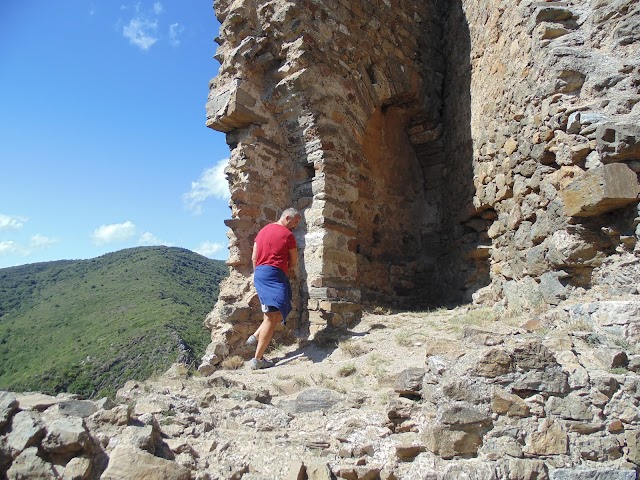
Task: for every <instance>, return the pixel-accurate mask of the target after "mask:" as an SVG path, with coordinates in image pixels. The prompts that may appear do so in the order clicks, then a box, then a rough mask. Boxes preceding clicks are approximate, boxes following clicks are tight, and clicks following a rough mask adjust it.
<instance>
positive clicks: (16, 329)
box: [0, 246, 228, 397]
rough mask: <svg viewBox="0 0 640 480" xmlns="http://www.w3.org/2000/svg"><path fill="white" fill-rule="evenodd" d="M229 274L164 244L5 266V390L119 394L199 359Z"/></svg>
mask: <svg viewBox="0 0 640 480" xmlns="http://www.w3.org/2000/svg"><path fill="white" fill-rule="evenodd" d="M227 271H228V270H227V267H226V265H225V264H224V262H222V261H220V260H211V259H208V258H206V257H203V256H201V255H199V254H196V253H194V252H191V251H189V250H186V249H181V248H176V247H162V246H160V247H136V248H130V249H124V250H119V251H117V252H112V253H108V254H106V255H102V256H100V257H96V258H92V259H88V260H58V261H54V262H40V263H35V264H29V265H23V266H17V267H9V268H5V269H0V389H8V390H38V391H43V392H45V393H58V392H61V391H68V392H71V393H78V394H81V395H84V396H88V397H92V396H96V395H101V396H104V395H113V393H114V392H115V391H116V390H117V389H118V388H119V387H120V386H121V385H122V384H123V383H124V382H125V381H127V380H131V379H136V380H143V379H146V378H148V377H149V376H150V375H152V374H154V373H156V372H162V371H164V370H166V368H167V367H168V366H169V365H170V364H171V363H173V362H175V361H183V362H186V363H189V362H191V361H192V360H193V359H194V358H197V357H198V356H199V355H201V354H202V352H203V351H204V349H205V347H206V345H207V343H208V341H209V334H208V331H207V330H206V329H205V328H204V326H203V325H202V320H203V319H204V317H205V316H206V314H207V313H208V311H209V310H210V309H211V308H212V306H213V304H214V303H215V301H216V299H217V296H218V285H219V283H220V281H221V280H222V279H223V278H224V277H225V276H226V275H227Z"/></svg>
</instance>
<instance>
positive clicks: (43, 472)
mask: <svg viewBox="0 0 640 480" xmlns="http://www.w3.org/2000/svg"><path fill="white" fill-rule="evenodd" d="M54 478H60V476H59V475H58V473H57V472H56V470H55V469H54V466H53V465H51V464H50V463H47V462H45V461H44V460H42V459H41V458H40V457H39V456H38V449H37V448H36V447H29V448H27V449H26V450H24V451H23V452H22V453H21V454H20V455H19V456H18V457H17V458H16V459H15V460H14V461H13V463H12V464H11V468H10V469H9V470H8V471H7V479H8V480H27V479H29V480H37V479H43V480H51V479H54Z"/></svg>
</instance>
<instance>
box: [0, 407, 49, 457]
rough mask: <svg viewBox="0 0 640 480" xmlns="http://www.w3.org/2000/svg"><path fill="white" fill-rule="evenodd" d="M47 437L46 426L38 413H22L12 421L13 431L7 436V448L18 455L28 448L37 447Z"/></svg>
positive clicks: (17, 414)
mask: <svg viewBox="0 0 640 480" xmlns="http://www.w3.org/2000/svg"><path fill="white" fill-rule="evenodd" d="M44 435H45V425H44V423H43V422H42V420H41V419H40V416H39V415H38V414H37V413H34V412H30V411H21V412H18V413H16V414H15V415H14V417H13V419H12V420H11V431H10V432H9V434H8V435H7V446H8V447H9V449H10V451H11V452H12V453H13V456H16V455H18V454H19V453H20V452H22V451H23V450H25V449H26V448H29V447H32V446H34V445H37V444H38V443H39V442H40V440H42V438H43V437H44Z"/></svg>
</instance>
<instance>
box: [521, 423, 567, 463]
mask: <svg viewBox="0 0 640 480" xmlns="http://www.w3.org/2000/svg"><path fill="white" fill-rule="evenodd" d="M568 440H569V437H568V435H567V432H565V431H564V429H563V428H562V427H561V426H560V425H559V424H558V423H555V422H553V421H552V420H547V419H545V420H543V421H542V422H541V423H540V425H539V427H538V430H537V431H535V432H531V435H530V436H529V438H528V440H527V444H526V445H525V447H524V449H523V451H524V452H525V453H527V454H529V455H565V454H566V453H567V451H568Z"/></svg>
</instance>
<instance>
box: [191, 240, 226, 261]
mask: <svg viewBox="0 0 640 480" xmlns="http://www.w3.org/2000/svg"><path fill="white" fill-rule="evenodd" d="M225 248H226V245H223V244H222V243H216V242H202V243H201V244H200V245H199V246H198V248H196V249H195V250H194V251H195V252H196V253H199V254H200V255H203V256H205V257H209V258H211V257H213V256H214V255H215V254H216V253H218V252H220V251H222V250H224V249H225Z"/></svg>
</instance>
